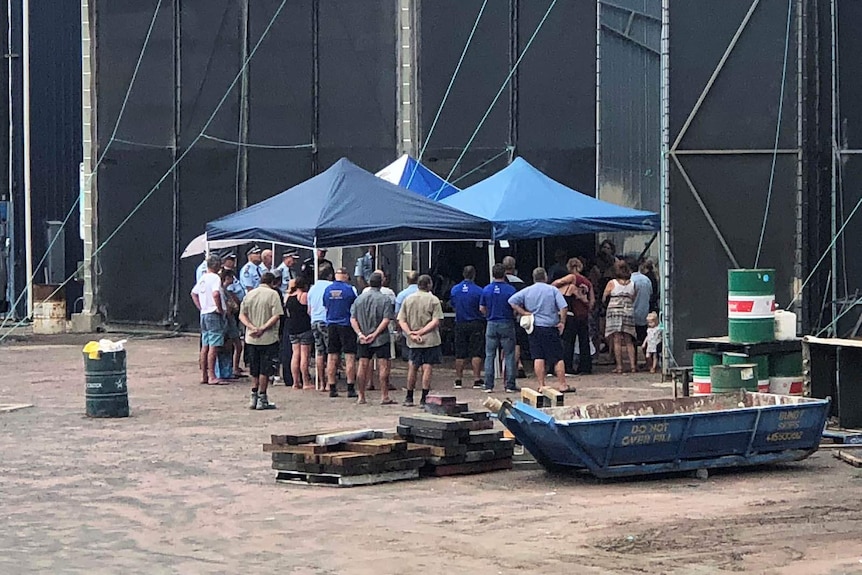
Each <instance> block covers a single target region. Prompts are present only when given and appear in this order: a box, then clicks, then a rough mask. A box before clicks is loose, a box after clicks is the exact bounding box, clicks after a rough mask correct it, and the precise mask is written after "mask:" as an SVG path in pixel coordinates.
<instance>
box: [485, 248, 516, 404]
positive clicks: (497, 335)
mask: <svg viewBox="0 0 862 575" xmlns="http://www.w3.org/2000/svg"><path fill="white" fill-rule="evenodd" d="M491 275H492V276H493V278H494V281H492V282H491V283H490V284H488V285H487V286H485V289H483V290H482V296H481V298H480V300H479V309H480V310H481V311H482V313H483V314H484V315H485V319H486V320H487V321H488V326H487V328H486V329H485V392H486V393H491V392H492V391H494V376H495V374H494V362H495V360H496V358H497V350H498V349H502V350H503V365H504V367H505V374H504V376H505V378H506V392H507V393H511V392H514V391H517V389H518V388H517V386H516V385H515V375H516V371H515V366H516V363H515V314H514V313H513V312H512V306H510V305H509V298H510V297H512V296H513V295H515V287H514V286H512V285H511V284H510V283H508V282H507V281H506V268H504V267H503V265H502V264H495V265H494V267H493V268H492V269H491Z"/></svg>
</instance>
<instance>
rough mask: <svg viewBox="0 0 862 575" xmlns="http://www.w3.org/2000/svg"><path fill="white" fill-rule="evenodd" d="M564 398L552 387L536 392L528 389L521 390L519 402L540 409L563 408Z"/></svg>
mask: <svg viewBox="0 0 862 575" xmlns="http://www.w3.org/2000/svg"><path fill="white" fill-rule="evenodd" d="M565 398H566V396H565V395H564V394H563V393H562V392H559V391H557V390H556V389H554V388H552V387H544V388H542V391H536V390H534V389H530V388H528V387H522V388H521V401H523V402H524V403H526V404H527V405H530V406H532V407H535V408H536V409H542V408H544V407H563V405H565Z"/></svg>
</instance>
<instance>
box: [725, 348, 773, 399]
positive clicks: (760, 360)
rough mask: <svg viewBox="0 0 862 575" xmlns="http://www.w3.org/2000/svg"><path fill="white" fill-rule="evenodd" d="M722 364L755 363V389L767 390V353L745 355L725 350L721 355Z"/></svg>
mask: <svg viewBox="0 0 862 575" xmlns="http://www.w3.org/2000/svg"><path fill="white" fill-rule="evenodd" d="M721 363H722V364H723V365H738V364H740V363H756V364H757V391H759V392H762V393H766V392H768V391H769V356H768V355H767V354H760V355H745V354H744V353H729V352H726V353H724V354H723V355H722V357H721Z"/></svg>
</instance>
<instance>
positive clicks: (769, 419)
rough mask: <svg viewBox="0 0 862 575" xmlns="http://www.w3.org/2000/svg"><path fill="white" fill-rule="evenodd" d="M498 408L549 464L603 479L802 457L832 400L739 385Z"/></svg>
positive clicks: (815, 441)
mask: <svg viewBox="0 0 862 575" xmlns="http://www.w3.org/2000/svg"><path fill="white" fill-rule="evenodd" d="M491 407H492V408H493V407H494V406H491ZM496 407H497V408H498V411H499V416H500V420H501V421H502V422H503V424H504V425H505V426H506V427H507V428H509V430H510V431H511V432H512V433H513V434H514V435H515V437H516V438H517V439H518V441H520V442H521V443H522V444H523V445H524V447H526V448H527V450H528V451H529V452H530V453H531V454H532V455H533V456H534V457H535V458H536V460H537V461H539V463H541V464H542V465H544V466H545V467H546V468H547V469H549V470H554V471H558V470H562V469H578V470H585V471H588V472H589V473H592V474H593V475H595V476H597V477H603V478H605V477H624V476H632V475H647V474H651V473H667V472H672V471H687V470H698V469H713V468H718V467H735V466H743V465H759V464H765V463H779V462H786V461H799V460H801V459H805V458H806V457H808V456H809V455H811V454H812V453H814V452H815V451H817V448H818V446H819V444H820V436H821V434H822V432H823V428H824V426H825V424H826V417H827V414H828V412H829V400H828V399H810V398H805V397H795V396H785V395H771V394H766V393H753V392H748V391H745V390H740V391H739V392H738V393H727V394H715V395H704V396H698V397H685V398H679V399H659V400H651V401H632V402H623V403H608V404H593V405H585V406H573V407H555V408H548V409H542V410H539V409H535V408H533V407H530V406H529V405H526V404H524V403H521V402H518V403H516V404H514V405H512V404H511V403H509V402H503V403H502V404H500V405H499V406H496Z"/></svg>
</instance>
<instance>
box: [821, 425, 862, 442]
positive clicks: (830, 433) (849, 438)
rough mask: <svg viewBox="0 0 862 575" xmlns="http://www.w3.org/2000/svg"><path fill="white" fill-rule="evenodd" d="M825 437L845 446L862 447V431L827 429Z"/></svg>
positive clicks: (824, 431)
mask: <svg viewBox="0 0 862 575" xmlns="http://www.w3.org/2000/svg"><path fill="white" fill-rule="evenodd" d="M823 437H825V438H827V439H831V440H832V441H834V442H835V443H841V444H844V445H862V429H835V428H827V429H825V430H823Z"/></svg>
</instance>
